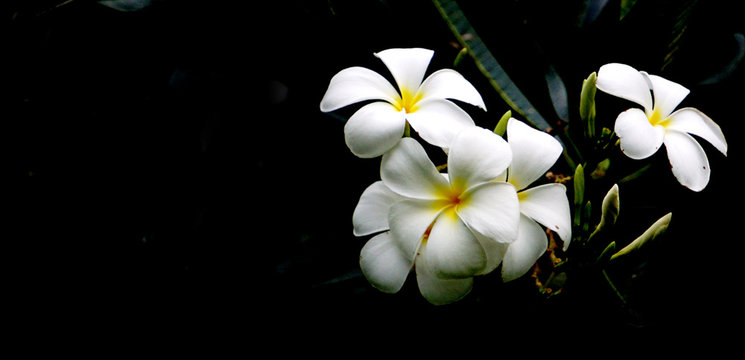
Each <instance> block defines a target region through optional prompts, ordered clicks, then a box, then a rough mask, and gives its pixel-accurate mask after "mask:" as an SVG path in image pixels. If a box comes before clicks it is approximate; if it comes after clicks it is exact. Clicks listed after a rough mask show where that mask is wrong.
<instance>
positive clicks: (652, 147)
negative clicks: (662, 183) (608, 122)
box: [615, 108, 665, 160]
mask: <svg viewBox="0 0 745 360" xmlns="http://www.w3.org/2000/svg"><path fill="white" fill-rule="evenodd" d="M615 131H616V135H618V137H619V138H620V139H621V151H623V153H624V154H626V156H628V157H630V158H632V159H637V160H638V159H645V158H647V157H649V156H651V155H652V154H654V153H655V152H657V150H659V148H660V146H661V145H662V140H663V138H664V137H665V129H664V128H662V127H661V126H652V124H650V123H649V120H648V119H647V115H646V114H645V113H644V111H642V110H640V109H636V108H634V109H629V110H626V111H624V112H622V113H621V114H620V115H618V118H617V119H616V125H615Z"/></svg>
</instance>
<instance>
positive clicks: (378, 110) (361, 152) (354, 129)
mask: <svg viewBox="0 0 745 360" xmlns="http://www.w3.org/2000/svg"><path fill="white" fill-rule="evenodd" d="M404 127H406V119H404V113H403V112H401V111H397V110H396V108H394V107H393V105H391V104H389V103H386V102H374V103H371V104H367V105H365V106H363V107H361V108H360V109H359V110H357V112H355V113H354V114H353V115H352V116H351V117H350V118H349V121H347V124H346V125H345V126H344V140H345V141H346V143H347V146H348V147H349V150H351V151H352V153H353V154H355V155H357V156H359V157H361V158H372V157H376V156H380V155H383V154H384V153H385V152H386V151H388V150H390V149H391V148H392V147H393V146H395V145H396V144H397V143H398V141H399V140H401V136H403V134H404Z"/></svg>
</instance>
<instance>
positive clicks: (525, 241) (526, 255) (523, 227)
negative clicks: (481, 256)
mask: <svg viewBox="0 0 745 360" xmlns="http://www.w3.org/2000/svg"><path fill="white" fill-rule="evenodd" d="M547 248H548V239H547V238H546V233H545V232H543V229H542V228H541V227H540V226H538V224H536V223H535V221H533V220H531V219H529V218H528V217H526V216H524V215H522V216H520V232H519V234H518V236H517V240H516V241H515V242H513V243H512V244H510V245H509V247H508V248H507V252H506V253H505V254H504V260H502V280H504V281H505V282H507V281H512V280H515V279H517V278H519V277H521V276H523V275H525V274H526V273H527V272H528V271H529V270H530V269H531V268H532V267H533V264H535V262H536V261H538V258H540V257H541V255H543V254H544V253H545V252H546V249H547Z"/></svg>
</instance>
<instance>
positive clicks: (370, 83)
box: [321, 49, 571, 304]
mask: <svg viewBox="0 0 745 360" xmlns="http://www.w3.org/2000/svg"><path fill="white" fill-rule="evenodd" d="M432 54H433V52H432V51H430V50H424V49H390V50H386V51H382V52H380V53H377V54H376V56H377V57H379V58H380V59H381V60H383V62H384V64H385V65H386V67H388V69H389V70H390V72H391V74H392V75H393V78H394V79H395V81H396V84H397V85H398V89H399V90H398V92H397V91H396V90H395V89H394V87H393V86H392V85H390V83H388V81H387V80H385V78H383V77H382V76H381V75H379V74H377V73H375V72H373V71H372V70H368V69H365V68H361V67H352V68H348V69H345V70H342V71H340V72H339V73H338V74H337V75H335V76H334V77H333V78H332V79H331V83H330V84H329V88H328V91H327V92H326V94H325V96H324V98H323V100H322V101H321V110H322V111H331V110H335V109H338V108H341V107H343V106H347V105H350V104H353V103H356V102H360V101H363V100H380V101H378V102H372V103H370V104H367V105H365V106H363V107H362V108H360V109H359V110H358V111H357V112H355V113H354V114H353V115H352V116H351V117H350V119H349V121H348V123H347V124H346V126H345V129H344V133H345V136H346V142H347V145H348V146H349V149H350V150H351V151H352V152H353V153H354V154H356V155H357V156H359V157H375V156H379V155H382V159H381V167H380V176H381V181H378V182H375V183H373V184H372V185H370V186H369V187H368V188H367V189H366V190H365V191H364V192H363V193H362V196H361V197H360V201H359V203H358V205H357V207H356V209H355V211H354V214H353V224H354V234H355V235H357V236H366V235H372V234H376V235H375V236H374V237H373V238H371V239H370V240H369V241H368V242H367V243H366V244H365V246H364V247H363V249H362V252H361V255H360V266H361V269H362V272H363V273H364V275H365V277H366V278H367V279H368V280H369V281H370V283H371V284H372V285H373V286H375V287H376V288H378V289H380V290H381V291H384V292H391V293H393V292H397V291H398V290H400V289H401V287H402V286H403V284H404V282H405V280H406V278H407V277H408V274H409V273H410V271H411V270H412V269H414V272H415V273H416V279H417V284H418V286H419V290H420V292H421V293H422V295H423V296H424V297H425V298H426V299H427V300H428V301H429V302H431V303H433V304H447V303H450V302H453V301H456V300H458V299H460V298H462V297H463V296H465V295H466V294H468V293H469V291H470V290H471V287H472V284H473V277H474V276H478V275H483V274H487V273H490V272H491V271H493V270H495V269H496V268H498V267H499V265H500V264H502V267H501V271H502V277H503V278H504V280H505V281H509V280H513V279H516V278H518V277H520V276H522V275H523V274H525V273H526V272H527V271H528V270H530V268H531V266H532V265H533V264H534V263H535V261H536V260H537V259H538V258H539V257H540V256H541V255H542V254H543V253H544V252H545V250H546V248H547V244H548V240H547V236H546V232H545V231H544V230H543V228H542V227H541V226H540V225H539V224H541V225H543V226H545V227H546V228H548V229H551V230H552V231H555V232H557V233H558V234H559V236H560V237H561V239H562V240H564V242H565V247H566V246H568V245H569V240H570V238H571V223H570V213H569V212H570V211H569V203H568V201H567V198H566V188H565V187H564V185H562V184H546V185H541V186H536V187H534V188H528V187H529V186H530V185H531V184H532V183H533V182H534V181H536V180H537V179H538V178H539V177H541V176H542V175H543V174H544V173H545V172H546V171H547V170H548V169H549V168H550V167H551V166H552V165H553V164H554V162H555V161H556V160H557V159H558V157H559V156H560V155H561V153H562V146H561V144H560V143H559V142H558V141H557V140H556V139H554V138H553V137H552V136H550V135H548V134H546V133H544V132H541V131H538V130H535V129H532V128H531V127H529V126H528V125H526V124H524V123H522V122H520V121H518V120H515V119H509V122H508V125H507V134H506V135H507V139H508V140H509V141H505V140H504V139H503V138H502V137H501V136H499V135H497V134H495V133H494V132H492V131H489V130H486V129H483V128H481V127H478V126H476V125H475V124H474V122H473V120H472V119H471V117H470V116H469V115H468V113H466V112H465V111H464V110H463V109H461V108H460V107H458V106H457V105H456V104H455V103H453V102H451V101H450V100H448V99H456V100H460V101H463V102H466V103H469V104H472V105H476V106H478V107H480V108H482V109H484V110H485V109H486V107H485V105H484V102H483V100H482V98H481V96H480V95H479V93H478V92H477V91H476V89H475V88H474V87H473V85H471V84H470V83H469V82H468V81H467V80H466V79H465V78H463V77H462V76H461V75H460V74H458V73H457V72H455V71H453V70H447V69H446V70H439V71H436V72H434V73H432V74H431V75H430V76H429V77H427V78H426V79H425V80H423V81H422V79H423V78H424V74H425V71H426V69H427V67H428V65H429V61H430V59H431V57H432ZM409 124H410V125H411V127H412V128H413V129H414V130H415V131H416V132H417V134H418V135H419V137H420V138H421V139H422V140H424V141H426V142H427V143H429V144H431V145H435V146H437V147H441V148H443V149H444V150H446V151H447V153H448V158H447V173H440V172H439V171H438V170H437V167H436V166H435V164H434V163H433V162H432V161H431V160H430V158H429V156H428V155H427V152H426V150H425V148H424V147H423V145H422V144H420V142H419V141H417V140H416V139H414V138H412V137H405V136H403V135H404V132H405V128H406V127H407V126H408V125H409ZM402 136H403V137H402Z"/></svg>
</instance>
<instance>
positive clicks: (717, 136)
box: [665, 107, 727, 155]
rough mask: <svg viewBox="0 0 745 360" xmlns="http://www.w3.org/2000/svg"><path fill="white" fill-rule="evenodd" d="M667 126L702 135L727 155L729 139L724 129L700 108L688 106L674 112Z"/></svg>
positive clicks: (667, 127) (669, 128) (671, 128)
mask: <svg viewBox="0 0 745 360" xmlns="http://www.w3.org/2000/svg"><path fill="white" fill-rule="evenodd" d="M665 128H666V129H668V130H675V131H679V132H685V133H689V134H693V135H697V136H700V137H701V138H703V139H704V140H706V141H708V142H709V143H711V144H712V145H714V147H715V148H716V149H717V150H719V151H720V152H721V153H722V154H724V155H727V140H726V139H725V138H724V134H723V133H722V129H721V128H720V127H719V125H717V124H716V123H715V122H714V121H713V120H711V119H710V118H709V117H708V116H706V115H704V113H702V112H701V111H699V110H698V109H694V108H690V107H688V108H682V109H680V110H678V111H676V112H674V113H672V115H670V118H669V120H668V122H667V124H665Z"/></svg>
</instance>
